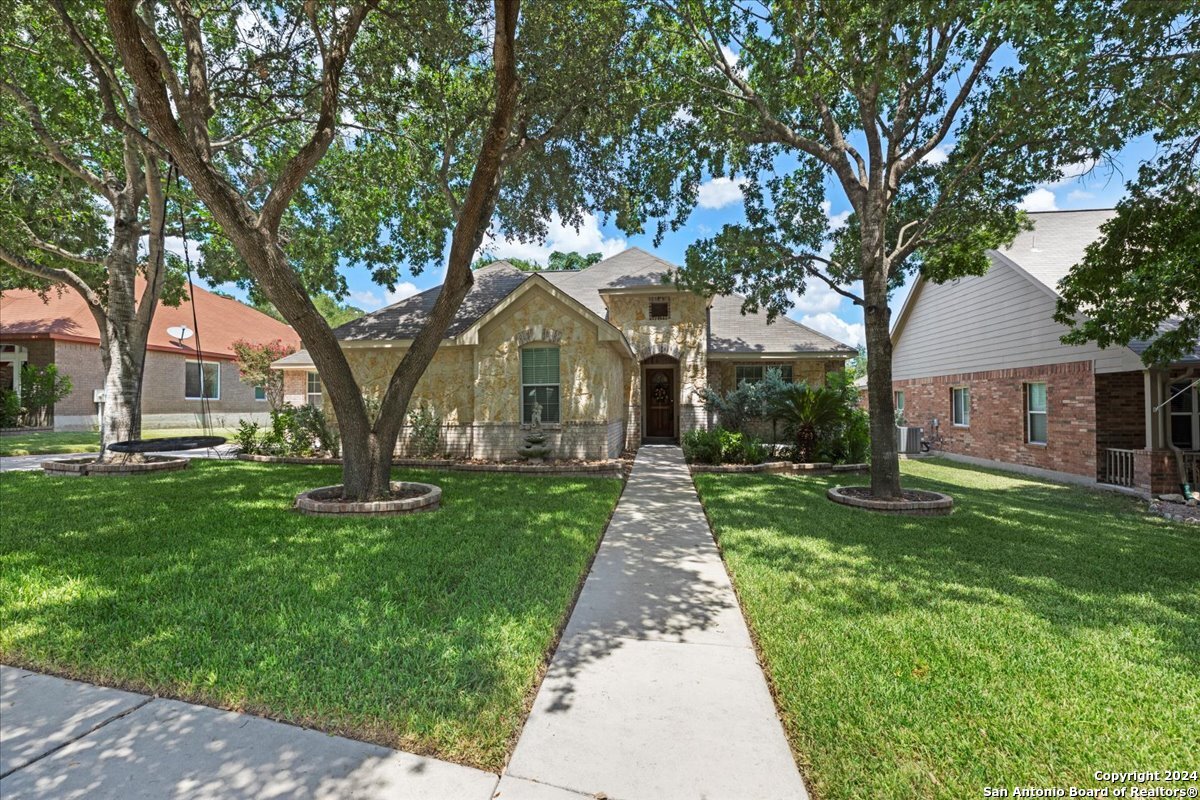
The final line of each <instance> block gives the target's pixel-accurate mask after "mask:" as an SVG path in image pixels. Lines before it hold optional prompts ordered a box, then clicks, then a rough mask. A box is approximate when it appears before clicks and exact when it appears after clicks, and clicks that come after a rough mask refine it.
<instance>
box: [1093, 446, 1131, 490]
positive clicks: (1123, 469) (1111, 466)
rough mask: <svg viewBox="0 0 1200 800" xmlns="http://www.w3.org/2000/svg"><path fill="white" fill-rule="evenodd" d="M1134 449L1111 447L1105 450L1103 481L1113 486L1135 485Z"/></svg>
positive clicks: (1101, 477) (1101, 478)
mask: <svg viewBox="0 0 1200 800" xmlns="http://www.w3.org/2000/svg"><path fill="white" fill-rule="evenodd" d="M1133 454H1134V451H1133V450H1121V449H1118V448H1116V447H1109V448H1107V449H1106V450H1105V451H1104V473H1103V474H1102V475H1101V476H1100V480H1101V482H1103V483H1109V484H1112V485H1113V486H1130V487H1132V486H1133Z"/></svg>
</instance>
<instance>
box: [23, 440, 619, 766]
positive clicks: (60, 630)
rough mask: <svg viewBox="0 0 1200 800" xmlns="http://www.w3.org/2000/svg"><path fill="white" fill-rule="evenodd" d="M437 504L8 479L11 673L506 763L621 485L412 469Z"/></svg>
mask: <svg viewBox="0 0 1200 800" xmlns="http://www.w3.org/2000/svg"><path fill="white" fill-rule="evenodd" d="M396 475H397V476H398V477H402V478H404V479H416V480H426V481H433V482H436V483H437V484H438V485H440V486H441V487H442V488H443V490H444V496H443V506H442V508H441V510H439V511H436V512H432V513H425V514H417V515H413V516H409V517H392V518H386V519H379V518H358V519H336V518H334V519H330V518H315V517H306V516H301V515H299V514H296V513H295V512H293V511H291V510H289V506H290V504H291V502H292V499H293V498H294V496H295V495H296V493H297V492H299V491H302V490H304V489H309V488H313V487H316V486H323V485H328V484H331V483H337V482H338V480H339V471H338V470H337V469H336V468H333V467H288V466H282V465H266V464H250V463H246V462H229V461H226V462H216V461H202V460H194V461H193V462H192V465H191V467H190V468H189V469H188V470H186V471H185V472H180V473H173V474H171V475H164V476H161V477H158V476H154V477H151V476H146V477H134V478H104V479H80V478H49V477H46V476H43V475H40V474H34V473H14V472H7V473H3V474H2V475H0V494H2V496H3V512H2V513H0V533H2V536H0V618H2V624H0V661H3V662H4V663H8V664H15V665H20V666H27V667H29V668H32V669H42V670H48V671H53V672H59V673H65V674H69V675H72V676H78V677H80V678H82V679H85V680H91V681H95V682H98V683H103V684H110V685H117V686H125V687H130V688H134V689H138V690H142V691H148V692H159V693H162V694H165V695H169V696H176V697H181V698H185V699H190V700H194V701H197V702H202V703H207V704H210V705H216V706H220V707H224V708H232V709H238V710H246V711H251V712H255V713H260V714H265V715H267V716H270V717H274V718H277V719H283V720H288V721H291V722H295V723H299V724H303V725H310V726H314V727H317V728H321V729H324V730H328V731H331V732H337V733H342V734H345V735H349V736H352V737H356V738H360V739H367V740H371V741H375V742H379V743H382V744H387V745H390V746H393V747H401V748H404V749H408V750H414V751H418V752H425V753H432V754H435V755H438V756H440V757H442V758H448V759H452V760H455V761H459V762H463V763H468V764H473V765H476V766H479V767H484V768H488V769H492V770H495V769H498V768H500V767H501V766H502V765H503V763H504V760H505V758H506V756H507V754H508V751H509V747H510V744H511V742H512V740H513V738H514V736H515V734H516V733H517V732H518V731H519V729H520V726H521V724H522V722H523V720H524V717H525V714H526V710H527V705H528V701H529V699H530V697H531V695H532V692H533V691H534V689H535V687H536V684H537V681H538V679H539V675H540V671H541V668H542V666H543V663H544V659H545V657H546V653H547V650H548V648H549V647H550V645H551V643H552V641H553V640H554V637H555V635H556V633H557V631H558V630H559V627H560V625H561V624H562V623H563V622H564V621H565V617H566V614H567V610H568V605H569V604H570V602H571V600H572V598H573V597H574V594H575V591H576V589H577V587H578V585H579V583H580V581H581V579H582V576H583V573H584V570H585V569H586V567H587V565H588V563H589V560H590V559H591V556H592V554H593V553H594V552H595V549H596V546H597V543H598V541H599V538H600V535H601V533H602V530H603V528H604V526H605V524H606V522H607V519H608V516H609V514H610V513H611V511H612V509H613V507H614V505H615V504H616V501H617V498H618V496H619V494H620V490H621V484H620V481H618V480H615V479H614V480H597V479H585V478H574V479H572V478H532V479H531V478H529V477H523V476H518V475H492V474H488V475H480V474H463V473H436V472H422V471H413V470H404V471H399V470H398V471H397V472H396Z"/></svg>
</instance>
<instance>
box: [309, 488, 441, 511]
mask: <svg viewBox="0 0 1200 800" xmlns="http://www.w3.org/2000/svg"><path fill="white" fill-rule="evenodd" d="M391 487H392V491H393V492H404V491H413V490H424V493H423V494H421V495H420V496H418V497H406V498H403V499H398V500H366V501H347V500H340V499H338V500H330V499H325V498H322V497H320V495H321V494H322V493H327V492H328V493H332V492H335V491H337V490H340V489H341V488H342V485H341V484H337V485H335V486H322V487H320V488H317V489H309V490H308V491H307V492H301V493H300V494H298V495H296V503H295V506H294V508H295V509H296V510H297V511H299V512H300V513H301V514H308V515H310V516H317V517H324V516H331V517H332V516H342V515H348V514H353V515H355V516H367V517H383V516H393V515H397V514H418V513H420V512H422V511H437V510H438V508H440V507H441V505H442V488H441V487H440V486H434V485H433V484H432V483H414V482H412V481H392V482H391Z"/></svg>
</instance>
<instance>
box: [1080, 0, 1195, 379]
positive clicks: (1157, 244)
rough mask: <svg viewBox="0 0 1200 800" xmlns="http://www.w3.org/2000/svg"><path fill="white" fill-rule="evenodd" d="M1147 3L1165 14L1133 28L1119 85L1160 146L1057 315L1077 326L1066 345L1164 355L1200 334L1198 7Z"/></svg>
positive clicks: (1173, 355) (1156, 359) (1154, 357)
mask: <svg viewBox="0 0 1200 800" xmlns="http://www.w3.org/2000/svg"><path fill="white" fill-rule="evenodd" d="M1146 11H1150V12H1156V13H1158V14H1161V15H1163V16H1164V17H1165V19H1163V20H1161V21H1160V23H1159V24H1157V25H1153V26H1150V25H1144V26H1135V27H1134V32H1135V33H1136V34H1137V37H1136V38H1131V39H1130V41H1128V43H1127V48H1126V49H1127V58H1128V61H1129V69H1128V71H1127V73H1126V75H1125V80H1124V81H1123V85H1122V86H1123V88H1122V93H1123V102H1124V103H1125V104H1126V105H1127V106H1128V107H1129V109H1130V110H1129V112H1128V113H1129V116H1130V118H1131V120H1133V121H1134V122H1135V123H1139V122H1140V124H1141V125H1142V126H1143V128H1145V129H1151V130H1153V131H1154V137H1155V140H1156V142H1157V144H1158V145H1159V148H1160V151H1159V153H1158V155H1157V157H1156V158H1155V159H1153V160H1152V161H1151V162H1150V163H1147V164H1144V165H1143V166H1142V167H1141V169H1140V170H1139V171H1138V174H1137V177H1136V179H1135V180H1134V181H1132V182H1131V183H1130V185H1129V187H1128V189H1129V194H1128V196H1127V197H1126V198H1125V199H1123V200H1122V201H1121V202H1120V203H1119V204H1118V205H1117V213H1116V216H1115V217H1114V218H1113V219H1112V220H1110V221H1109V222H1108V223H1107V224H1106V225H1105V226H1104V228H1103V236H1102V238H1101V239H1100V241H1098V242H1096V243H1095V244H1093V245H1092V246H1091V247H1089V248H1088V250H1087V253H1086V255H1085V256H1084V259H1083V261H1082V262H1081V263H1079V264H1077V265H1076V266H1075V267H1074V268H1073V269H1072V270H1071V272H1070V273H1069V274H1068V275H1067V277H1066V278H1065V279H1064V280H1063V282H1062V285H1061V286H1060V287H1059V289H1060V294H1061V297H1060V300H1059V303H1058V312H1057V314H1056V319H1058V321H1059V322H1062V323H1064V324H1066V325H1070V326H1072V327H1073V330H1072V331H1071V332H1070V333H1069V334H1067V335H1066V336H1065V337H1064V340H1065V341H1066V342H1068V343H1070V344H1082V343H1084V342H1086V341H1089V340H1090V341H1095V342H1096V343H1097V344H1099V345H1100V346H1101V347H1107V346H1110V345H1114V344H1118V345H1127V344H1129V343H1130V342H1132V341H1135V340H1142V341H1149V342H1150V344H1149V346H1148V347H1147V348H1146V349H1145V350H1144V351H1143V353H1142V358H1143V360H1144V361H1145V362H1146V363H1147V364H1161V363H1167V362H1170V361H1173V360H1176V359H1179V358H1182V357H1183V356H1185V355H1189V354H1191V353H1194V352H1196V350H1197V347H1198V344H1197V343H1198V342H1200V13H1197V12H1196V10H1195V7H1194V6H1191V7H1190V8H1188V7H1181V6H1179V5H1178V4H1176V3H1162V4H1156V5H1155V4H1151V5H1150V7H1149V8H1148V9H1146ZM1135 21H1136V20H1135Z"/></svg>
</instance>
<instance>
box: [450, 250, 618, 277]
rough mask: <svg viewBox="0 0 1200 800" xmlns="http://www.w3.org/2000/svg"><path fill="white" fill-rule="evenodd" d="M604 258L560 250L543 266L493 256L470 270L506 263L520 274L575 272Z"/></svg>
mask: <svg viewBox="0 0 1200 800" xmlns="http://www.w3.org/2000/svg"><path fill="white" fill-rule="evenodd" d="M603 258H604V254H603V253H588V254H587V255H584V254H582V253H577V252H575V251H571V252H569V253H564V252H562V251H561V250H555V251H553V252H552V253H550V256H549V257H548V258H547V259H546V264H545V266H543V265H541V264H539V263H537V262H536V261H530V260H529V259H527V258H495V257H493V256H484V257H483V258H480V259H479V260H477V261H476V262H475V263H474V264H472V265H471V268H472V269H482V268H483V267H486V266H487V265H489V264H495V263H496V262H497V261H507V262H508V263H509V264H512V265H513V266H514V267H516V268H517V269H519V270H521V271H522V272H543V271H546V270H550V271H558V272H573V271H576V270H581V269H587V268H588V267H590V266H591V265H592V264H595V263H596V262H597V261H600V260H601V259H603Z"/></svg>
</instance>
